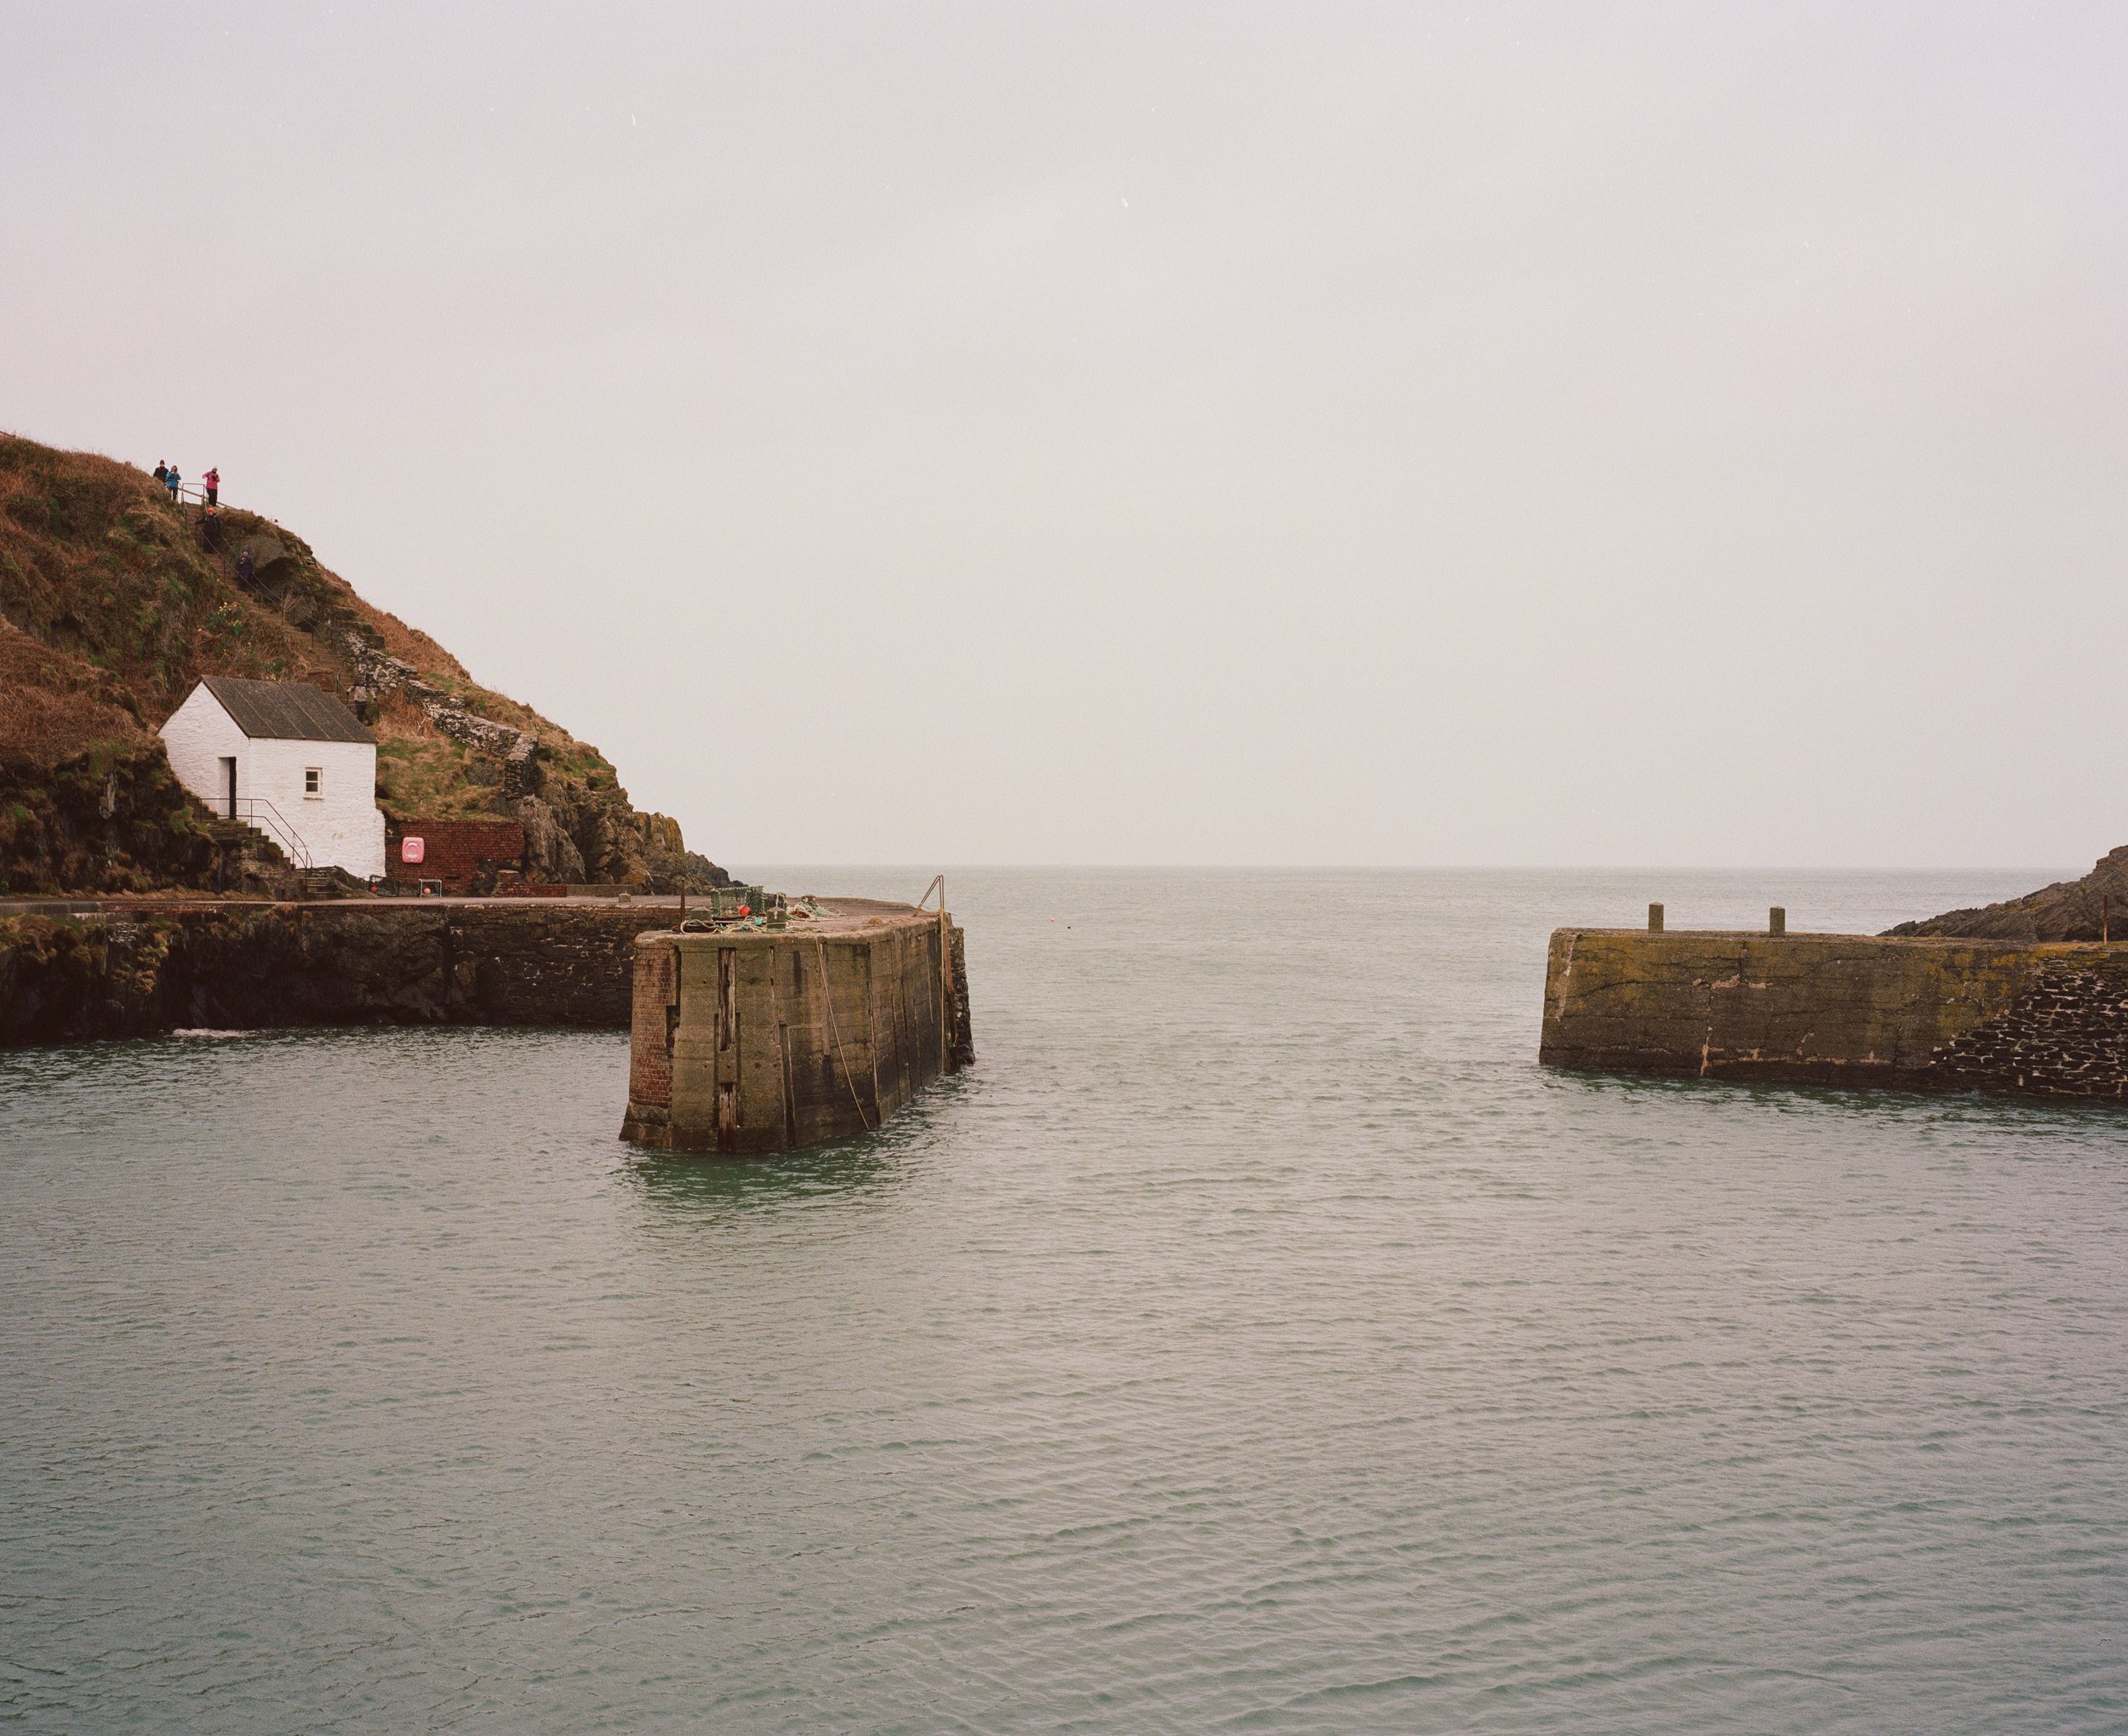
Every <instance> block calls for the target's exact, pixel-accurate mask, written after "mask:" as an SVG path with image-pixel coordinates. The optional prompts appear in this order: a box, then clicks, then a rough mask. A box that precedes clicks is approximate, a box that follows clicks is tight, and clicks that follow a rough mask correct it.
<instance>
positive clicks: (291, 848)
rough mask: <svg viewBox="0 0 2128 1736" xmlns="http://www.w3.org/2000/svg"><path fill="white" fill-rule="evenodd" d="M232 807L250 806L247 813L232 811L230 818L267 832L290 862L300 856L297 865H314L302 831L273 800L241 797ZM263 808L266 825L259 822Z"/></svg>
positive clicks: (256, 829)
mask: <svg viewBox="0 0 2128 1736" xmlns="http://www.w3.org/2000/svg"><path fill="white" fill-rule="evenodd" d="M230 807H231V808H232V810H233V809H236V808H248V809H249V810H250V811H249V813H246V814H238V813H235V812H233V811H232V813H231V814H230V816H229V817H230V819H235V820H241V821H242V822H243V824H244V825H248V826H249V827H250V828H251V829H252V830H253V831H262V832H265V833H266V835H267V836H268V837H271V838H272V840H273V841H274V842H276V843H277V844H278V845H280V847H281V848H282V851H283V854H286V856H287V857H288V859H289V861H290V862H295V859H296V858H297V857H299V856H300V857H301V858H302V861H301V862H300V864H298V866H300V867H303V868H308V867H310V866H311V865H312V863H311V847H310V846H309V845H308V844H306V843H305V842H303V835H302V833H300V832H299V831H296V829H295V827H294V826H292V825H289V822H288V817H287V816H286V815H285V814H283V813H282V812H281V810H280V809H279V808H276V807H275V806H274V805H273V804H272V802H269V801H267V800H266V797H263V796H243V797H238V798H237V800H236V801H234V802H232V803H230ZM261 810H263V811H264V812H265V814H266V824H265V825H260V824H259V814H260V811H261Z"/></svg>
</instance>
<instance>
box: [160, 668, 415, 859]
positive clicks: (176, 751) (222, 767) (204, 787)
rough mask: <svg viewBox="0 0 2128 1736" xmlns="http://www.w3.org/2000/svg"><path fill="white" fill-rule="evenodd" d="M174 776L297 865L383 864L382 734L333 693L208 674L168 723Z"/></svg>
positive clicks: (294, 684)
mask: <svg viewBox="0 0 2128 1736" xmlns="http://www.w3.org/2000/svg"><path fill="white" fill-rule="evenodd" d="M162 734H163V745H164V746H165V747H166V748H167V749H169V756H170V766H171V768H172V769H173V770H174V771H175V772H176V774H177V778H178V781H179V782H180V783H181V784H182V785H184V786H185V787H186V789H187V790H190V791H192V794H194V795H195V796H197V797H199V799H200V800H201V801H203V802H205V803H206V804H207V805H208V807H209V808H212V809H213V810H214V811H215V813H216V814H220V815H222V816H224V817H225V818H227V819H239V820H242V821H243V822H244V823H245V824H246V825H252V826H255V827H256V828H257V829H258V830H259V831H262V832H264V833H266V836H267V837H270V838H272V840H273V841H274V842H276V843H277V844H278V845H280V846H281V848H282V849H283V851H284V852H286V853H287V854H288V855H289V858H290V859H292V860H294V861H295V863H296V865H298V866H299V867H300V866H303V865H306V862H305V859H306V858H307V859H308V862H307V865H309V866H311V867H314V868H324V867H339V868H345V869H346V871H348V872H349V873H350V874H353V875H356V876H358V877H363V878H367V877H369V876H370V875H373V874H381V873H383V872H384V815H383V814H382V813H381V812H380V811H379V809H378V807H377V743H376V738H375V737H374V736H373V735H371V734H369V731H368V730H367V729H364V728H363V727H362V723H361V721H360V720H359V719H358V717H356V716H355V714H354V713H353V712H352V711H349V710H348V709H347V708H346V705H342V704H341V703H340V701H339V700H336V699H335V698H334V697H333V696H332V695H331V694H329V693H325V692H323V691H321V690H320V689H318V688H314V687H306V686H305V685H304V684H303V683H302V682H292V681H239V680H237V678H236V677H232V676H226V675H210V676H208V677H204V678H203V680H202V681H201V682H200V684H199V685H198V686H197V687H196V688H193V689H192V694H191V696H190V697H189V698H188V699H186V701H185V703H184V704H183V705H180V706H179V707H178V708H177V709H176V710H175V711H173V712H171V713H170V717H169V722H166V723H164V724H163V730H162Z"/></svg>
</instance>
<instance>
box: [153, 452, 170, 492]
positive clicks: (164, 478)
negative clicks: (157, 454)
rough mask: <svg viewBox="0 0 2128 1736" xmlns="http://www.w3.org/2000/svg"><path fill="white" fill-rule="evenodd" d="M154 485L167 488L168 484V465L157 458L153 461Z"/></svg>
mask: <svg viewBox="0 0 2128 1736" xmlns="http://www.w3.org/2000/svg"><path fill="white" fill-rule="evenodd" d="M155 485H156V487H157V488H169V485H170V467H169V465H167V464H165V463H163V460H161V459H159V458H158V459H157V460H156V461H155Z"/></svg>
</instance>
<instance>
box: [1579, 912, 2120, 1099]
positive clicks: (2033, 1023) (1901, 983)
mask: <svg viewBox="0 0 2128 1736" xmlns="http://www.w3.org/2000/svg"><path fill="white" fill-rule="evenodd" d="M1538 1057H1539V1059H1541V1060H1542V1061H1543V1062H1544V1063H1545V1064H1546V1065H1549V1066H1556V1067H1567V1068H1576V1069H1582V1070H1584V1071H1596V1072H1610V1073H1640V1074H1656V1075H1666V1076H1686V1077H1698V1078H1721V1079H1752V1080H1769V1081H1776V1082H1785V1083H1790V1084H1810V1085H1868V1086H1885V1087H1891V1088H1897V1089H1901V1090H1914V1091H1979V1092H1986V1093H1989V1094H1997V1095H2005V1096H2019V1097H2035V1098H2056V1099H2077V1100H2081V1101H2091V1102H2106V1103H2120V1102H2125V1101H2128V945H2122V946H2102V945H2085V944H2080V943H2057V944H2054V945H2026V944H2020V943H2016V942H2007V941H1973V940H1944V939H1904V938H1886V937H1883V936H1872V935H1861V934H1790V935H1785V936H1772V935H1767V934H1709V933H1679V934H1649V933H1644V932H1642V931H1641V930H1639V929H1615V928H1562V929H1560V930H1559V931H1558V932H1557V933H1556V934H1553V936H1552V945H1551V952H1550V957H1549V961H1548V963H1547V969H1546V973H1545V992H1544V1021H1543V1031H1542V1037H1541V1039H1540V1042H1539V1048H1538Z"/></svg>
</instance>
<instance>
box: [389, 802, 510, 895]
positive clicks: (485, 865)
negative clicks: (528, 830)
mask: <svg viewBox="0 0 2128 1736" xmlns="http://www.w3.org/2000/svg"><path fill="white" fill-rule="evenodd" d="M406 837H417V838H419V839H420V840H421V842H422V844H423V846H424V855H423V858H422V859H421V860H420V862H406V861H402V860H401V859H400V850H399V842H400V840H401V839H403V838H406ZM385 863H386V866H385V872H386V876H387V877H389V878H391V879H392V880H397V881H403V882H405V883H406V884H408V885H409V886H410V885H412V884H413V883H414V882H415V881H418V880H440V881H442V882H443V886H444V889H445V890H446V891H449V892H465V891H468V890H470V889H471V888H472V886H473V885H474V883H475V882H492V880H493V879H494V877H495V873H496V871H498V870H499V869H503V868H522V867H523V865H524V828H523V826H521V825H518V823H517V821H515V820H514V819H409V820H397V819H395V820H392V821H391V822H390V823H389V824H388V825H386V837H385Z"/></svg>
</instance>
